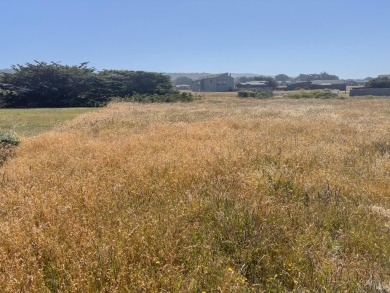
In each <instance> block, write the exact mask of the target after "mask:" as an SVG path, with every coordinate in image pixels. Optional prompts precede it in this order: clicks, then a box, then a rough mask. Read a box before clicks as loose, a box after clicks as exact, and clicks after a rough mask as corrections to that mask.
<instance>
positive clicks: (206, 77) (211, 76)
mask: <svg viewBox="0 0 390 293" xmlns="http://www.w3.org/2000/svg"><path fill="white" fill-rule="evenodd" d="M224 75H229V73H227V72H226V73H220V74H213V75H207V76H205V77H201V78H198V79H196V80H202V79H208V78H217V77H220V76H224Z"/></svg>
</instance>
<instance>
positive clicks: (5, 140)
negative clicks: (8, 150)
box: [0, 132, 20, 145]
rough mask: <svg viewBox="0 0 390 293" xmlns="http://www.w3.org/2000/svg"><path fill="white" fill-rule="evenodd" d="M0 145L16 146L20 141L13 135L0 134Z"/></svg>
mask: <svg viewBox="0 0 390 293" xmlns="http://www.w3.org/2000/svg"><path fill="white" fill-rule="evenodd" d="M0 143H2V144H8V145H18V144H19V143H20V141H19V139H18V138H17V136H16V135H14V134H11V133H1V132H0Z"/></svg>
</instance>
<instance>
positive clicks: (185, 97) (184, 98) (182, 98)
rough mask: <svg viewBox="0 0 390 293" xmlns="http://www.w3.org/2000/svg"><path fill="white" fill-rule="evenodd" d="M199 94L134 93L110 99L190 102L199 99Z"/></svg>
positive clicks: (146, 101) (139, 101)
mask: <svg viewBox="0 0 390 293" xmlns="http://www.w3.org/2000/svg"><path fill="white" fill-rule="evenodd" d="M200 98H201V96H199V95H196V94H193V93H190V92H173V93H169V94H165V95H157V94H153V95H146V94H144V95H141V94H135V95H133V96H130V97H126V98H120V97H115V98H113V99H112V101H114V102H115V101H117V102H138V103H176V102H192V101H195V100H199V99H200Z"/></svg>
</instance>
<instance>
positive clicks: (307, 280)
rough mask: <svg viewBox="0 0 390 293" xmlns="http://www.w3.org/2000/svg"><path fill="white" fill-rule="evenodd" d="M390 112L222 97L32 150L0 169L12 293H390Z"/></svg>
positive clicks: (103, 120) (103, 121) (0, 265)
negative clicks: (378, 292) (389, 287)
mask: <svg viewBox="0 0 390 293" xmlns="http://www.w3.org/2000/svg"><path fill="white" fill-rule="evenodd" d="M389 113H390V100H386V99H378V100H365V99H354V100H353V99H345V100H285V99H270V100H261V101H258V100H252V99H238V98H235V97H234V96H233V95H229V94H227V95H224V96H221V95H217V94H210V95H207V97H206V98H205V99H203V100H200V101H196V102H194V103H190V104H174V105H158V104H149V105H147V104H126V103H118V104H111V105H110V106H109V107H108V108H107V109H105V110H102V111H99V112H95V113H88V114H85V115H83V116H80V117H79V118H76V119H75V120H73V121H71V122H69V123H67V124H66V125H63V126H61V127H58V128H56V129H55V130H54V131H51V132H48V133H45V134H42V135H40V136H37V137H32V138H25V139H24V140H23V141H22V144H21V145H20V146H19V147H18V149H17V151H16V157H15V158H13V159H11V160H8V161H7V162H6V164H5V165H4V166H3V167H2V168H1V169H0V192H1V194H0V286H1V288H2V291H4V292H47V291H51V292H202V291H205V292H251V291H253V292H264V291H266V292H285V291H295V292H347V291H349V292H377V291H378V290H386V286H387V285H388V284H389V278H388V276H389V274H390V232H389V223H390V217H389V214H390V212H389V211H390V197H389V195H390V180H389V174H390V159H389V158H390V157H389V156H390V144H389V141H390V119H389ZM383 292H385V291H383Z"/></svg>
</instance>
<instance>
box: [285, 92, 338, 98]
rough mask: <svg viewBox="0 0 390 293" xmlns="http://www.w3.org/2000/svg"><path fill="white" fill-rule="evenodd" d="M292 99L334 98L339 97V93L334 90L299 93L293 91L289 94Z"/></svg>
mask: <svg viewBox="0 0 390 293" xmlns="http://www.w3.org/2000/svg"><path fill="white" fill-rule="evenodd" d="M287 97H288V98H291V99H334V98H338V97H339V95H338V94H337V93H334V92H332V91H323V90H318V91H300V92H297V93H291V94H288V95H287Z"/></svg>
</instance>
